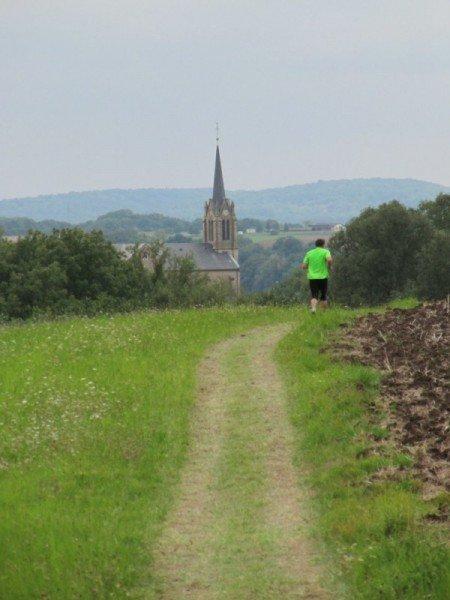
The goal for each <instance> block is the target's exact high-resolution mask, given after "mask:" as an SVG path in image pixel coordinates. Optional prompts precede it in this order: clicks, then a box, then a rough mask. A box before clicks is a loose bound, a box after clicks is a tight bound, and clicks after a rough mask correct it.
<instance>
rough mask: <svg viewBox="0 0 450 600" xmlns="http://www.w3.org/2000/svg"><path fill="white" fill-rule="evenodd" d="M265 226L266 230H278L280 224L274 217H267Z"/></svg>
mask: <svg viewBox="0 0 450 600" xmlns="http://www.w3.org/2000/svg"><path fill="white" fill-rule="evenodd" d="M265 227H266V230H267V231H276V232H277V233H278V231H280V224H279V223H278V221H276V220H275V219H267V221H266V225H265Z"/></svg>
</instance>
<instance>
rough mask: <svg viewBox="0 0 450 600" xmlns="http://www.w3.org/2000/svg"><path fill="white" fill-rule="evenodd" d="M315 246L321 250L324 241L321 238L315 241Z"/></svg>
mask: <svg viewBox="0 0 450 600" xmlns="http://www.w3.org/2000/svg"><path fill="white" fill-rule="evenodd" d="M316 246H319V247H320V248H322V247H323V246H325V240H323V239H322V238H319V239H318V240H316Z"/></svg>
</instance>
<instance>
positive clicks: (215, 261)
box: [114, 242, 239, 271]
mask: <svg viewBox="0 0 450 600" xmlns="http://www.w3.org/2000/svg"><path fill="white" fill-rule="evenodd" d="M143 245H144V244H140V246H143ZM165 246H166V247H167V248H168V249H169V250H170V252H171V253H172V254H173V255H175V256H180V257H186V256H189V257H190V258H192V260H193V261H194V262H195V265H196V267H197V269H198V270H199V271H238V270H239V265H238V263H237V262H236V260H235V259H234V258H233V257H232V256H230V255H229V254H228V253H227V252H216V251H215V250H213V247H212V245H211V244H203V243H200V242H181V243H176V242H168V243H166V244H165ZM114 247H115V248H116V249H117V250H119V252H123V254H124V255H125V258H126V259H130V258H131V253H132V250H133V244H114Z"/></svg>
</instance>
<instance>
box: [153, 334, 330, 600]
mask: <svg viewBox="0 0 450 600" xmlns="http://www.w3.org/2000/svg"><path fill="white" fill-rule="evenodd" d="M289 328H290V326H289V325H281V326H280V325H277V326H270V327H264V328H258V329H254V330H252V331H251V332H249V333H247V334H242V335H240V336H238V337H234V338H232V339H229V340H227V341H225V342H222V343H220V344H218V345H216V346H215V347H213V348H212V349H211V350H210V351H209V353H208V356H207V357H206V358H205V359H204V360H203V362H202V364H201V366H200V369H199V374H198V381H199V384H198V395H197V402H196V405H195V408H194V412H193V417H192V434H191V440H192V441H191V447H190V451H189V454H188V458H187V462H186V465H185V467H184V470H183V473H182V476H181V481H180V484H179V490H178V495H177V498H176V502H175V504H174V508H173V510H172V512H171V513H170V514H169V516H168V518H167V521H166V524H165V528H164V530H163V533H162V536H161V538H160V542H159V544H158V547H157V549H156V553H155V562H154V572H155V577H156V587H155V589H154V590H153V593H152V595H151V597H154V598H160V599H161V600H179V599H180V600H181V599H195V600H222V599H223V600H234V599H236V600H246V599H248V600H250V599H252V600H253V599H255V600H259V599H268V600H269V599H273V600H275V599H280V598H283V599H284V598H286V599H295V598H299V599H300V598H311V599H312V598H321V599H324V598H328V595H327V594H326V592H325V591H324V590H323V589H322V587H321V585H320V578H321V572H320V568H319V566H318V565H317V564H316V561H315V553H314V549H313V548H312V545H311V541H310V540H309V539H308V536H307V533H306V526H307V521H308V511H307V508H306V505H305V492H304V491H302V490H301V486H299V483H298V479H297V476H296V473H295V469H294V466H293V432H292V429H291V425H290V422H289V419H288V416H287V408H286V407H287V401H286V394H285V390H284V387H283V383H282V381H281V379H280V377H279V375H278V372H277V368H276V365H275V362H274V359H273V352H274V349H275V347H276V345H277V343H278V342H279V340H280V339H281V338H282V337H283V336H284V335H286V333H287V332H288V331H289Z"/></svg>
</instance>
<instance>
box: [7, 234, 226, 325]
mask: <svg viewBox="0 0 450 600" xmlns="http://www.w3.org/2000/svg"><path fill="white" fill-rule="evenodd" d="M149 248H150V251H151V252H153V255H154V261H153V262H154V266H155V268H154V270H153V271H149V270H147V269H145V268H144V267H143V265H142V261H141V259H140V256H139V250H138V247H137V246H136V248H135V252H134V254H133V256H132V258H131V260H128V261H127V260H124V258H123V257H122V256H121V255H120V253H119V252H118V251H117V250H116V249H115V248H114V246H113V245H112V244H111V243H110V242H109V241H107V240H106V239H105V237H104V235H103V233H102V232H100V231H93V232H90V233H85V232H83V231H82V230H81V229H62V230H60V231H54V232H53V233H52V234H50V235H45V234H43V233H39V232H30V233H29V234H28V235H26V236H25V237H24V238H22V239H20V240H19V241H18V242H17V243H15V244H14V243H11V242H7V241H4V240H3V241H2V240H0V321H1V320H5V319H15V318H22V319H24V318H29V317H31V316H36V315H46V316H53V315H62V314H89V315H92V314H95V313H98V312H102V311H108V312H109V311H117V310H131V309H136V308H140V307H171V306H177V307H178V306H183V307H185V306H192V305H200V304H201V305H205V304H207V305H210V304H213V303H219V302H221V301H223V300H224V299H225V298H226V297H227V294H228V295H229V289H228V288H227V289H226V286H224V285H216V284H212V283H211V282H210V281H209V280H208V279H207V277H205V276H203V275H201V274H199V273H197V272H196V271H195V266H194V264H193V262H192V261H190V260H188V259H170V257H169V255H168V252H167V249H165V248H164V245H163V244H162V243H161V242H154V243H153V244H151V245H150V246H149Z"/></svg>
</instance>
